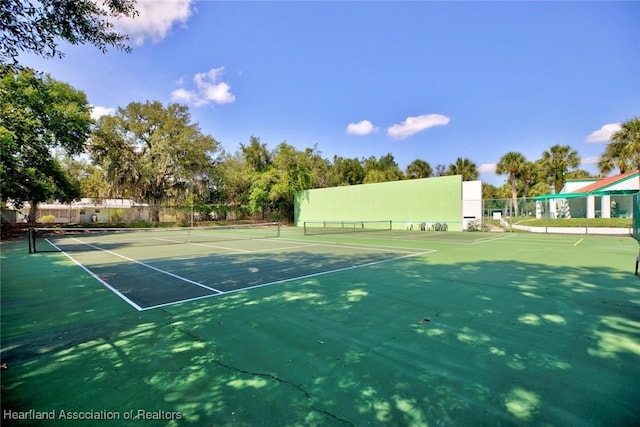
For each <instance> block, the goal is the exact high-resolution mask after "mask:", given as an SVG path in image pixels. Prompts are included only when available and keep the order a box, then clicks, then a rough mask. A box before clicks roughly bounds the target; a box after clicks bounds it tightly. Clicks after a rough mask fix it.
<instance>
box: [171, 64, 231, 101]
mask: <svg viewBox="0 0 640 427" xmlns="http://www.w3.org/2000/svg"><path fill="white" fill-rule="evenodd" d="M223 71H224V67H220V68H212V69H210V70H209V71H207V72H205V73H197V74H196V75H195V76H193V82H194V83H195V86H196V87H195V89H194V90H187V89H184V88H180V89H176V90H174V91H173V92H171V99H172V100H173V101H177V102H184V103H187V104H193V105H195V106H196V107H201V106H203V105H207V104H209V103H210V102H213V103H215V104H229V103H232V102H234V101H235V100H236V97H235V95H233V94H232V93H231V86H229V84H227V83H225V82H222V81H220V78H221V77H222V73H223ZM180 82H182V79H180Z"/></svg>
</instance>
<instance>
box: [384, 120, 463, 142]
mask: <svg viewBox="0 0 640 427" xmlns="http://www.w3.org/2000/svg"><path fill="white" fill-rule="evenodd" d="M449 121H451V119H450V118H449V117H447V116H443V115H442V114H424V115H422V116H417V117H407V119H406V120H405V121H404V122H402V123H399V124H395V125H393V126H390V127H389V128H388V129H387V134H388V135H389V136H390V137H392V138H395V139H403V138H407V137H409V136H411V135H414V134H416V133H418V132H422V131H423V130H425V129H429V128H430V127H434V126H444V125H446V124H448V123H449Z"/></svg>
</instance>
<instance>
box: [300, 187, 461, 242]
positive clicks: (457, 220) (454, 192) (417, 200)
mask: <svg viewBox="0 0 640 427" xmlns="http://www.w3.org/2000/svg"><path fill="white" fill-rule="evenodd" d="M381 220H391V221H393V228H394V229H402V228H404V227H405V224H406V223H407V222H411V223H413V224H414V227H416V225H417V224H419V223H421V222H427V223H436V222H440V223H447V225H448V227H449V230H450V231H460V230H461V229H462V224H461V220H462V176H460V175H454V176H442V177H436V178H424V179H411V180H405V181H393V182H380V183H375V184H361V185H349V186H343V187H332V188H318V189H314V190H305V191H298V192H297V193H296V199H295V223H296V225H298V226H302V225H303V223H304V222H305V221H381Z"/></svg>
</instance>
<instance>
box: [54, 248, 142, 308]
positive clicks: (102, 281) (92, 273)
mask: <svg viewBox="0 0 640 427" xmlns="http://www.w3.org/2000/svg"><path fill="white" fill-rule="evenodd" d="M45 240H46V241H47V242H48V243H49V244H50V245H51V246H53V247H54V248H56V249H57V250H59V251H60V252H62V253H63V254H64V255H65V256H66V257H67V258H69V259H70V260H71V261H73V262H74V263H75V264H76V265H78V266H79V267H80V268H82V269H83V270H84V271H86V272H87V273H89V275H90V276H91V277H93V278H94V279H96V280H97V281H98V282H100V283H102V285H103V286H105V287H107V288H108V289H109V290H110V291H111V292H113V293H114V294H116V295H118V296H119V297H120V298H122V299H123V300H124V301H125V302H126V303H127V304H129V305H130V306H132V307H133V308H135V309H136V310H138V311H142V310H144V309H143V308H142V307H140V306H139V305H138V304H136V303H135V302H133V301H131V300H130V299H129V298H127V296H126V295H124V294H123V293H121V292H120V291H119V290H117V289H115V288H114V287H113V286H111V285H110V284H108V283H107V282H105V281H104V280H102V278H101V277H100V276H98V275H97V274H95V273H94V272H93V271H91V270H89V269H88V268H87V267H85V266H84V265H82V264H80V262H78V261H77V260H76V259H75V258H74V257H72V256H71V255H69V254H68V253H66V252H65V251H63V250H62V249H60V248H59V247H58V246H56V245H55V244H54V243H53V242H52V241H50V240H49V239H45Z"/></svg>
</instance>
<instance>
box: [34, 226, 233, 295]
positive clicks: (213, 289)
mask: <svg viewBox="0 0 640 427" xmlns="http://www.w3.org/2000/svg"><path fill="white" fill-rule="evenodd" d="M71 240H75V241H77V242H80V243H82V244H83V245H87V246H91V247H92V248H94V249H98V250H101V251H103V252H106V253H108V254H111V255H115V256H117V257H120V258H122V259H126V260H127V261H131V262H134V263H136V264H140V265H142V266H144V267H147V268H150V269H152V270H154V271H157V272H158V273H162V274H166V275H167V276H170V277H173V278H174V279H178V280H182V281H183V282H187V283H191V284H192V285H196V286H200V287H201V288H204V289H208V290H210V291H212V292H218V293H223V292H222V291H221V290H219V289H216V288H212V287H210V286H206V285H203V284H202V283H198V282H195V281H193V280H190V279H187V278H185V277H182V276H178V275H177V274H173V273H171V272H169V271H165V270H162V269H160V268H158V267H154V266H152V265H149V264H146V263H144V262H142V261H137V260H135V259H133V258H129V257H126V256H124V255H120V254H118V253H116V252H112V251H110V250H107V249H103V248H101V247H99V246H95V245H92V244H91V243H87V242H83V241H82V240H80V239H76V238H75V237H73V238H71ZM47 241H49V240H48V239H47Z"/></svg>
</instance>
